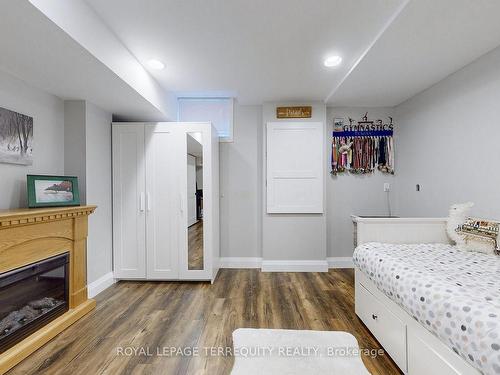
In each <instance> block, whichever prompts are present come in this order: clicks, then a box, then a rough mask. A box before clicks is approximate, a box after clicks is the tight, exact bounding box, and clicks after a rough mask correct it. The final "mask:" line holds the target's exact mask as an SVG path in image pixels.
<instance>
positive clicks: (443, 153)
mask: <svg viewBox="0 0 500 375" xmlns="http://www.w3.org/2000/svg"><path fill="white" fill-rule="evenodd" d="M499 102H500V48H497V49H495V50H493V51H492V52H490V53H489V54H487V55H484V56H483V57H481V58H480V59H478V60H476V61H475V62H473V63H472V64H470V65H468V66H466V67H465V68H463V69H461V70H460V71H458V72H456V73H454V74H452V75H451V76H449V77H448V78H446V79H444V80H443V81H441V82H439V83H438V84H436V85H435V86H433V87H431V88H430V89H428V90H426V91H424V92H422V93H421V94H419V95H417V96H415V97H413V98H412V99H410V100H408V101H406V102H405V103H403V104H401V105H399V106H398V107H397V108H396V109H395V116H394V117H395V121H396V122H397V124H398V125H399V127H400V137H399V144H397V145H396V146H397V147H396V158H397V159H396V162H397V168H398V171H399V172H398V189H397V191H398V202H399V203H398V205H399V213H400V214H401V215H402V216H446V215H447V213H448V207H449V206H450V205H451V204H452V203H455V202H463V201H473V202H475V204H476V205H475V207H474V209H473V214H474V215H480V216H483V217H491V218H496V219H499V218H500V199H498V188H499V186H500V172H499V164H498V163H499V161H500V147H499V142H498V140H499V138H500V126H499V121H500V105H499ZM417 183H418V184H420V185H421V191H420V192H417V191H416V189H415V184H417Z"/></svg>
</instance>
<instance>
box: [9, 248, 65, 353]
mask: <svg viewBox="0 0 500 375" xmlns="http://www.w3.org/2000/svg"><path fill="white" fill-rule="evenodd" d="M68 295H69V254H68V253H64V254H62V255H58V256H55V257H52V258H48V259H45V260H42V261H40V262H37V263H33V264H29V265H27V266H24V267H21V268H18V269H15V270H12V271H8V272H5V273H2V274H0V353H2V352H4V351H6V350H7V349H9V348H11V347H12V346H14V345H15V344H16V343H18V342H19V341H21V340H23V339H24V338H26V337H27V336H29V335H31V334H32V333H33V332H35V331H36V330H38V329H40V328H41V327H42V326H44V325H46V324H48V323H49V322H50V321H52V320H54V319H55V318H57V317H58V316H60V315H62V314H64V313H65V312H66V311H68V306H69V303H68Z"/></svg>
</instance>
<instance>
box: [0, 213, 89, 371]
mask: <svg viewBox="0 0 500 375" xmlns="http://www.w3.org/2000/svg"><path fill="white" fill-rule="evenodd" d="M95 209H96V206H74V207H55V208H34V209H28V208H26V209H17V210H0V273H3V272H8V271H12V270H15V269H17V268H19V267H23V266H25V265H29V264H32V263H35V262H38V261H41V260H43V259H47V258H50V257H53V256H56V255H59V254H62V253H69V310H68V311H67V312H66V313H64V314H63V315H61V316H59V317H58V318H56V319H55V320H53V321H52V322H50V323H49V324H47V325H46V326H44V327H42V328H41V329H39V330H38V331H36V332H35V333H33V334H32V335H30V336H28V337H26V338H25V339H24V340H23V341H21V342H19V343H17V344H16V345H14V346H12V347H11V348H9V349H8V350H7V351H5V352H3V353H0V374H4V373H5V372H7V371H8V370H9V369H10V368H12V367H13V366H15V365H16V364H17V363H19V362H20V361H22V360H23V359H24V358H26V357H27V356H28V355H30V354H31V353H33V352H34V351H35V350H37V349H38V348H39V347H40V346H42V345H44V344H45V343H47V342H48V341H49V340H51V339H52V338H53V337H54V336H56V335H57V334H59V333H60V332H62V331H63V330H64V329H66V328H67V327H69V326H70V325H71V324H73V323H74V322H76V321H77V320H78V319H80V318H81V317H83V316H84V315H85V314H87V313H89V312H90V311H92V310H93V309H94V308H95V301H94V300H92V299H88V297H87V254H86V252H87V234H88V216H89V215H90V214H92V213H93V212H94V210H95Z"/></svg>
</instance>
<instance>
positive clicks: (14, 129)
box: [0, 108, 33, 165]
mask: <svg viewBox="0 0 500 375" xmlns="http://www.w3.org/2000/svg"><path fill="white" fill-rule="evenodd" d="M0 163H10V164H22V165H32V164H33V117H30V116H26V115H23V114H21V113H18V112H14V111H11V110H9V109H5V108H0Z"/></svg>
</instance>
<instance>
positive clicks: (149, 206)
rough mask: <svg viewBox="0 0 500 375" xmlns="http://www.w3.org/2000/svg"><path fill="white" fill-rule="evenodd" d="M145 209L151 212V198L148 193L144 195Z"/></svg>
mask: <svg viewBox="0 0 500 375" xmlns="http://www.w3.org/2000/svg"><path fill="white" fill-rule="evenodd" d="M146 209H147V210H148V211H151V196H150V194H149V191H148V192H147V193H146Z"/></svg>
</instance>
